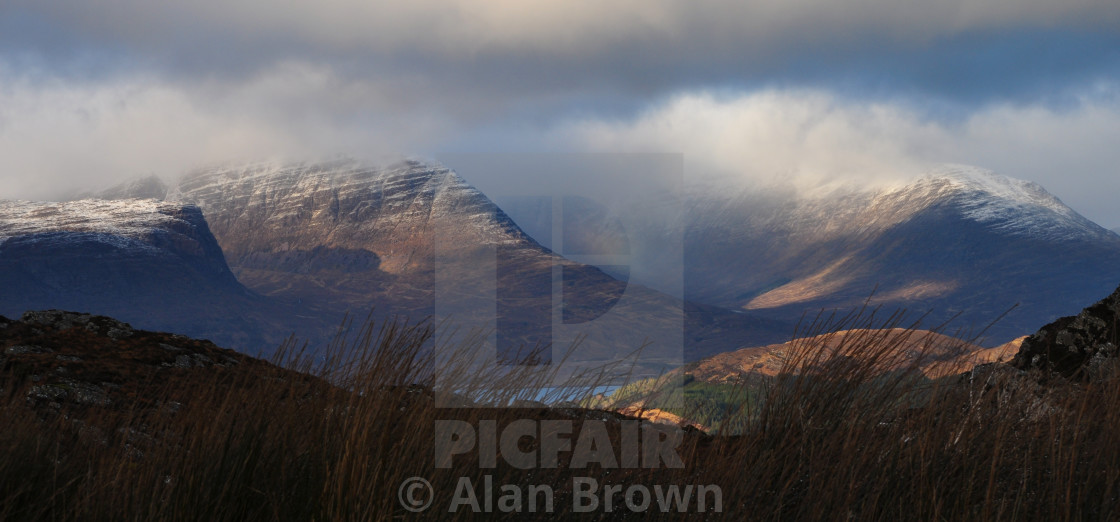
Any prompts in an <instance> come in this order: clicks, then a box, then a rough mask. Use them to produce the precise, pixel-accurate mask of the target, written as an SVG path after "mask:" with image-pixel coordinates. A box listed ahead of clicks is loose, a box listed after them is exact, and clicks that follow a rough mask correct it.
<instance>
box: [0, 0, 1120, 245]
mask: <svg viewBox="0 0 1120 522" xmlns="http://www.w3.org/2000/svg"><path fill="white" fill-rule="evenodd" d="M1118 49H1120V4H1117V3H1116V2H1115V1H1112V0H1085V1H1072V2H1060V3H1059V2H1054V1H1049V0H1047V1H1042V0H998V1H989V2H976V1H974V0H950V1H938V2H914V3H909V4H906V5H903V4H901V3H899V2H896V1H893V0H891V1H888V0H853V1H849V2H834V1H831V0H799V1H786V2H770V3H759V2H751V3H744V2H740V1H730V0H728V1H706V2H695V1H689V2H685V1H669V2H648V1H639V0H619V1H615V2H602V1H590V0H571V1H565V2H547V3H546V2H527V1H514V0H491V1H486V2H471V1H467V0H415V1H412V2H396V3H387V2H380V3H374V2H366V1H352V0H324V1H321V2H302V1H296V0H242V1H238V2H228V1H218V0H198V1H195V2H175V3H168V2H149V1H141V0H113V1H100V0H90V1H83V2H41V1H29V0H4V1H3V3H2V4H0V178H2V179H3V180H4V182H5V187H6V189H7V191H8V192H9V193H8V194H5V195H4V196H8V197H11V196H13V195H15V196H25V197H31V196H35V197H40V196H41V195H42V194H44V193H46V192H49V191H50V190H52V189H53V188H56V187H58V186H59V185H65V184H78V185H81V184H86V185H90V184H100V183H103V182H106V181H108V180H110V179H115V178H119V177H126V176H132V175H136V174H140V173H146V172H150V171H157V172H159V173H163V174H175V173H176V172H178V171H180V170H182V169H183V168H187V167H191V166H194V165H196V164H198V163H205V162H210V161H218V160H225V159H253V158H257V157H262V156H269V157H275V156H297V157H298V156H307V155H317V154H318V155H323V154H327V155H329V154H336V153H345V154H353V155H358V156H379V155H386V154H392V153H406V154H407V153H420V154H428V155H434V154H436V153H438V152H440V151H444V150H458V151H470V150H521V149H538V150H539V149H553V150H557V149H563V148H565V147H582V148H591V149H596V150H601V149H602V148H603V147H607V146H615V147H621V148H632V149H637V150H645V151H649V150H654V151H665V150H668V151H685V152H686V153H688V154H691V155H692V157H701V156H704V155H710V156H713V157H716V158H717V160H715V161H713V163H715V164H719V165H723V167H722V168H734V166H735V165H738V164H740V163H738V162H740V161H743V155H742V154H738V153H736V154H730V155H729V154H727V153H726V151H724V149H721V148H720V146H712V147H709V146H708V143H713V142H714V143H721V142H724V141H727V142H729V143H732V142H734V140H730V139H728V138H726V137H725V136H736V132H740V131H742V132H744V133H745V135H746V136H754V137H755V138H753V139H755V141H756V144H757V143H770V141H768V140H769V137H768V136H769V135H778V136H784V138H783V139H784V141H783V142H782V143H771V146H769V147H758V146H754V145H751V146H747V147H746V149H747V150H748V151H752V152H751V153H752V154H770V155H771V156H773V157H772V158H768V159H767V160H766V161H764V162H761V163H764V164H766V165H770V166H771V168H773V169H775V170H778V171H782V172H788V171H790V170H791V169H793V168H801V169H803V170H807V171H813V172H811V175H810V176H809V179H821V178H822V176H823V177H828V176H848V175H851V174H850V172H849V171H856V170H861V169H863V170H867V171H875V173H874V174H873V175H871V176H870V178H873V179H878V178H879V177H880V174H879V171H883V172H886V171H890V170H891V169H897V170H899V171H907V172H908V171H910V170H913V169H914V168H917V167H915V165H920V164H921V165H924V164H926V163H929V162H935V161H972V160H975V161H983V162H986V163H985V164H983V165H982V166H986V167H992V168H996V169H997V170H1000V169H1001V167H1003V166H1007V167H1008V168H1010V169H1015V168H1022V169H1026V170H1030V168H1031V166H1032V165H1034V164H1041V163H1045V162H1033V163H1032V162H1029V161H1026V160H1024V159H1023V158H1025V157H1029V156H1030V155H1031V154H1039V155H1047V154H1048V156H1046V157H1058V156H1061V154H1055V153H1050V152H1047V148H1046V144H1047V143H1049V144H1050V145H1049V146H1052V147H1053V148H1054V149H1055V150H1059V151H1060V150H1077V151H1080V153H1079V154H1080V155H1081V157H1082V158H1083V159H1082V160H1080V163H1077V164H1075V165H1072V166H1071V168H1073V169H1074V170H1076V169H1077V168H1078V166H1080V168H1081V169H1082V170H1083V171H1084V172H1085V173H1084V177H1085V179H1087V180H1089V179H1092V178H1094V177H1097V178H1099V177H1101V176H1103V175H1104V174H1102V173H1101V172H1100V171H1101V168H1102V167H1101V166H1103V165H1108V164H1109V162H1110V161H1112V160H1113V159H1114V154H1113V153H1112V152H1111V150H1112V149H1113V148H1114V147H1105V146H1099V145H1094V144H1096V143H1097V141H1094V138H1093V136H1095V134H1092V135H1089V136H1080V137H1079V138H1078V139H1077V141H1076V143H1072V142H1071V143H1066V142H1065V141H1063V140H1067V139H1068V138H1066V137H1064V136H1067V135H1068V134H1069V133H1070V132H1071V131H1076V129H1084V128H1092V129H1097V130H1099V131H1109V130H1111V129H1113V128H1114V126H1113V123H1114V120H1115V119H1117V118H1120V111H1118V110H1117V108H1116V107H1117V104H1116V102H1115V92H1116V86H1117V84H1118V81H1120V80H1118V79H1120V52H1118V51H1117V50H1118ZM682 100H683V101H682ZM697 100H701V101H703V103H699V105H698V106H697V109H698V110H699V111H700V114H698V115H692V114H689V113H688V112H687V111H683V110H680V108H681V107H682V104H683V106H688V104H689V103H693V102H697ZM806 108H809V109H811V110H809V111H806V110H805V109H806ZM1040 111H1041V112H1040ZM1039 114H1043V115H1044V116H1039ZM1001 118H1002V119H1001ZM693 120H696V121H693ZM697 122H699V123H697ZM821 122H825V124H824V125H823V126H822V124H821ZM993 122H995V123H993ZM700 124H702V125H703V127H704V128H699V129H697V130H696V132H694V133H692V134H693V135H694V136H704V137H705V138H706V140H694V139H692V138H693V136H688V135H686V136H680V135H679V132H676V131H672V130H666V129H672V128H674V127H673V126H674V125H676V127H675V128H677V129H679V128H688V127H689V126H690V125H700ZM1000 125H1009V126H1011V127H1012V128H1013V130H1015V131H1016V132H1012V133H1010V134H1011V135H1014V138H1006V137H1004V138H1001V134H1000V131H999V130H998V129H996V130H993V126H994V127H999V126H1000ZM1079 125H1080V126H1079ZM1047 126H1049V127H1050V129H1049V130H1048V128H1047ZM604 129H607V130H604ZM744 129H745V130H744ZM759 129H761V131H759V132H756V131H757V130H759ZM767 129H777V131H776V132H769V131H768V130H767ZM805 129H810V130H813V129H815V130H816V131H815V133H814V132H808V131H806V130H805ZM1023 129H1029V130H1030V132H1026V131H1023ZM1053 129H1063V132H1065V133H1066V134H1065V135H1060V134H1057V131H1056V130H1053ZM1020 131H1021V132H1020ZM1032 133H1033V134H1032ZM1075 134H1076V132H1075ZM953 136H971V137H972V138H974V139H977V140H981V141H983V140H991V141H990V142H982V143H977V144H975V145H974V144H971V143H967V142H958V141H956V140H955V139H953V138H952V137H953ZM596 139H598V140H599V141H596ZM741 142H742V140H741V139H740V140H739V141H738V142H734V143H741ZM853 143H855V144H859V145H858V146H859V147H862V148H863V149H864V150H865V151H871V152H875V153H878V154H879V156H880V158H878V159H876V158H871V157H870V156H869V154H852V153H851V151H850V150H849V149H850V148H851V147H852V144H853ZM608 144H614V145H608ZM1086 144H1089V145H1092V146H1091V147H1090V146H1089V145H1086ZM1067 145H1068V146H1067ZM732 146H734V145H732ZM1018 147H1026V148H1027V149H1028V151H1027V152H1028V153H1026V154H1025V153H1024V152H1023V151H1020V150H1018ZM1093 147H1097V148H1093ZM60 150H65V151H67V153H66V154H58V153H57V151H60ZM989 151H1001V152H1000V153H999V154H995V153H991V152H989ZM1000 154H1002V155H1000ZM724 156H726V158H725V159H718V158H723V157H724ZM783 161H788V162H789V163H790V164H791V165H793V166H792V167H790V166H786V167H783V166H782V165H783ZM755 163H759V162H755ZM830 165H831V166H833V167H830ZM1024 165H1025V166H1024ZM29 172H33V173H36V174H37V175H36V176H31V177H29V176H27V173H29ZM74 172H81V173H82V174H81V177H76V176H75V175H74V174H73V173H74ZM1032 172H1033V171H1032ZM1004 173H1006V174H1008V175H1012V176H1015V175H1019V176H1023V177H1028V176H1027V174H1024V173H1021V172H1010V171H1004ZM760 175H761V174H760ZM1032 175H1033V174H1032ZM1039 175H1041V174H1039ZM861 177H864V178H866V177H868V176H867V175H866V173H864V174H862V175H861ZM1036 177H1037V176H1036ZM1072 177H1073V178H1076V176H1072ZM29 180H30V181H29ZM63 181H65V183H63ZM1080 186H1081V187H1086V186H1088V182H1086V183H1085V184H1082V185H1080ZM1078 190H1081V193H1084V194H1086V198H1089V199H1091V198H1090V196H1089V195H1090V194H1092V193H1093V192H1094V191H1092V190H1089V189H1084V188H1082V189H1078ZM1075 192H1076V191H1074V190H1072V189H1071V192H1070V193H1075ZM1087 200H1088V199H1087ZM1102 208H1103V207H1102ZM1113 218H1115V220H1116V222H1118V223H1120V215H1116V216H1113ZM1102 219H1104V218H1102ZM1109 219H1112V218H1109Z"/></svg>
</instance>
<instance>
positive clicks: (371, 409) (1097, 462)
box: [0, 314, 1120, 521]
mask: <svg viewBox="0 0 1120 522" xmlns="http://www.w3.org/2000/svg"><path fill="white" fill-rule="evenodd" d="M894 319H895V318H889V319H888V320H887V321H885V322H886V323H888V324H889V323H890V322H891V321H892V320H894ZM864 320H865V319H864V318H861V316H860V315H859V314H856V315H855V316H851V317H847V318H842V319H840V321H841V323H844V324H850V325H859V324H863V323H861V321H864ZM835 326H836V323H835V322H829V321H823V322H818V323H816V326H814V327H811V328H810V330H812V329H813V328H819V329H822V331H824V330H828V329H830V328H833V327H835ZM886 339H887V338H886V337H883V336H877V335H875V333H874V332H870V333H868V334H866V335H864V336H854V337H852V338H851V339H850V340H848V341H846V342H845V343H844V344H843V345H842V346H841V347H840V348H839V349H837V350H835V351H831V352H828V353H825V352H822V351H821V350H820V349H819V346H813V345H811V344H808V343H806V344H804V345H801V346H799V347H798V348H797V349H796V350H794V351H793V352H792V354H791V356H790V358H789V360H788V361H787V367H788V370H787V371H785V372H783V375H782V376H780V377H779V378H778V379H776V380H774V381H772V382H769V383H768V384H766V385H765V386H764V388H763V389H760V390H752V394H754V395H757V396H761V397H762V399H761V400H759V401H757V402H755V401H752V403H751V404H750V405H749V406H750V407H743V408H737V409H734V410H733V411H729V412H728V413H727V415H728V416H729V418H730V419H731V420H730V421H729V422H734V424H735V425H736V426H737V429H736V430H735V431H736V433H737V434H736V435H723V436H715V437H712V436H707V435H703V434H698V433H692V432H690V433H689V434H688V435H687V436H686V437H685V438H684V442H683V443H682V444H681V446H680V447H679V448H678V452H679V453H680V455H681V457H682V458H683V461H684V463H685V467H684V468H683V469H611V470H604V469H601V468H598V467H594V466H593V467H591V468H588V469H578V470H573V469H568V468H567V467H566V461H562V462H561V466H560V467H558V468H555V469H550V468H542V469H533V470H520V469H516V468H513V467H511V466H509V465H507V464H504V463H503V462H502V461H501V459H499V465H498V467H496V468H494V469H484V468H480V467H479V465H478V461H477V458H478V455H477V452H475V453H472V454H468V455H465V456H460V457H457V458H456V460H455V461H454V462H453V467H451V468H449V469H436V468H435V466H434V459H433V454H434V442H433V426H434V423H435V422H436V421H437V420H451V419H457V420H464V421H467V422H468V423H471V424H472V425H473V426H478V425H479V421H480V420H494V421H496V423H497V425H498V427H499V429H501V427H503V426H506V425H508V424H509V423H510V422H513V421H516V420H518V419H526V418H528V419H534V420H541V419H568V420H572V421H573V422H574V423H575V424H576V430H575V431H576V432H577V433H578V431H579V425H580V424H581V423H583V422H599V419H608V424H609V425H610V426H612V428H611V430H612V431H611V437H612V439H613V440H615V441H617V440H618V436H619V434H618V429H617V426H618V422H619V420H618V419H619V417H618V416H617V415H614V414H611V413H609V412H595V411H587V410H580V409H577V408H552V409H548V408H507V407H503V406H505V405H508V404H510V403H512V402H513V401H516V400H531V399H536V398H539V396H540V395H541V390H540V389H541V388H543V387H545V386H546V384H547V383H550V382H551V378H550V377H549V376H548V375H547V371H545V372H543V373H542V371H541V368H534V367H516V366H513V367H509V366H489V367H487V366H480V365H479V364H476V363H478V362H479V361H480V360H481V359H480V355H479V353H478V349H477V346H478V345H477V344H475V343H471V342H467V343H465V345H464V346H458V347H452V348H450V349H449V350H442V351H441V353H442V354H443V355H444V356H441V357H437V356H435V355H434V354H433V352H432V351H431V350H430V349H429V348H428V347H430V346H431V345H432V343H433V342H434V341H435V340H433V339H432V328H431V325H429V324H420V325H405V324H399V323H388V324H384V325H374V324H372V323H368V322H367V324H365V325H363V326H362V327H361V328H359V329H358V331H357V332H356V333H355V334H354V335H349V336H346V335H340V336H339V338H338V339H337V340H336V342H335V343H334V344H332V346H331V347H330V349H329V350H327V352H326V354H325V355H322V356H316V357H311V356H310V355H309V354H307V353H305V352H303V351H301V350H300V349H298V348H297V347H296V345H295V344H294V343H289V344H288V345H286V346H285V347H284V348H283V349H282V350H280V352H279V353H278V354H277V356H276V357H275V359H274V361H275V362H276V363H277V365H279V366H282V367H284V368H287V369H289V370H292V371H290V372H281V371H276V372H260V373H258V374H252V375H249V374H242V375H239V376H238V377H237V378H235V379H231V378H229V376H228V375H225V374H217V373H215V374H213V375H208V374H206V373H205V372H200V373H199V380H198V383H197V389H195V390H192V394H191V396H190V399H189V400H187V401H183V405H182V407H181V408H180V409H179V410H178V411H177V412H167V411H162V410H159V411H154V410H151V409H150V408H149V409H144V408H141V407H136V408H132V409H129V408H124V409H123V410H120V411H116V412H113V413H109V412H106V413H105V414H104V415H103V416H102V417H101V418H99V419H96V422H95V421H94V420H90V421H88V422H82V423H78V422H75V420H76V419H73V418H71V419H67V418H64V417H57V418H47V419H44V418H43V417H42V416H41V415H38V414H37V413H36V412H34V411H32V410H31V409H30V408H28V407H27V406H26V404H25V401H24V400H23V398H22V397H20V396H18V395H16V394H15V393H14V392H13V391H12V390H13V389H14V388H13V387H11V386H9V387H6V389H7V390H8V391H7V392H6V393H7V395H8V396H7V397H4V398H3V399H4V400H3V401H2V402H0V419H2V420H0V422H2V428H0V520H58V521H70V520H73V521H78V520H82V521H85V520H94V521H96V520H114V521H116V520H136V521H139V520H145V521H146V520H396V519H419V518H424V519H456V520H459V519H479V520H490V519H495V518H524V517H526V516H529V517H530V518H532V516H530V515H525V514H522V515H520V516H517V515H512V514H511V515H504V516H501V515H500V514H479V515H474V514H471V513H465V512H459V513H455V514H450V513H447V512H445V510H446V506H447V505H448V504H449V501H450V495H451V493H452V491H453V490H454V488H455V485H456V483H457V481H458V480H459V478H460V477H463V476H467V477H470V478H471V479H472V480H473V481H474V482H475V483H480V482H482V480H483V477H484V476H486V475H490V476H491V477H492V480H493V482H494V484H520V485H527V484H549V485H552V486H553V487H554V489H555V491H556V497H555V499H554V506H555V510H556V512H557V513H555V514H552V515H537V516H536V517H537V518H555V517H557V516H562V517H574V516H575V514H573V513H570V510H571V491H570V490H571V478H572V477H573V476H590V477H594V478H596V479H597V480H598V481H600V482H601V483H612V484H644V485H647V486H649V487H651V488H652V487H653V486H654V485H657V484H661V485H671V484H678V485H681V486H683V485H687V484H705V485H706V484H715V485H718V486H720V488H721V490H722V500H723V511H724V512H723V513H720V514H716V513H706V514H701V515H690V514H687V513H685V514H682V513H676V512H673V513H661V512H659V511H658V510H657V509H656V508H653V509H651V510H650V512H647V513H643V514H639V515H631V514H628V513H627V512H626V511H625V510H621V511H616V512H614V513H602V512H597V513H594V514H592V516H590V517H589V518H600V519H625V518H631V517H633V518H637V517H642V518H653V519H667V520H678V519H687V518H693V517H695V518H704V519H727V520H892V521H893V520H1055V521H1062V520H1114V519H1117V518H1118V517H1120V504H1118V502H1120V372H1118V371H1116V368H1112V369H1111V370H1109V371H1102V372H1099V374H1098V375H1097V377H1096V378H1095V379H1094V380H1092V381H1089V382H1077V383H1074V382H1068V381H1064V380H1061V379H1044V376H1040V375H1030V374H1023V373H1021V372H1018V371H1016V370H1012V369H1009V368H1006V367H1002V366H998V365H992V366H986V367H981V368H978V369H976V370H973V371H972V372H970V373H968V374H965V375H963V376H959V377H950V378H944V379H938V380H935V381H931V380H929V379H924V378H921V371H920V369H919V368H918V363H917V362H915V359H914V354H912V353H911V354H903V353H901V345H900V344H898V343H897V342H893V341H891V342H888V341H887V340H886ZM933 348H934V347H930V350H929V351H930V353H934V352H935V351H936V350H934V349H933ZM918 359H919V360H920V359H921V357H918ZM1113 366H1115V364H1114V365H1113ZM297 372H298V373H297ZM308 376H314V378H310V377H308ZM598 377H601V375H600V376H596V375H584V376H581V377H580V378H578V379H575V380H573V381H571V383H570V387H569V389H567V390H564V391H561V392H558V391H556V390H552V389H551V387H550V391H551V392H552V393H554V394H556V395H554V396H555V397H573V396H577V395H578V393H579V392H580V391H583V392H585V393H590V391H591V390H593V389H594V388H595V386H596V385H597V384H598ZM147 386H148V388H147V392H146V393H147V394H149V395H150V396H151V397H157V398H159V397H171V396H178V395H179V394H180V392H181V391H182V390H168V389H166V386H164V385H162V384H161V383H160V382H159V381H158V380H152V381H151V382H149V383H148V384H147ZM438 394H447V395H441V396H439V397H437V395H438ZM437 398H438V399H440V400H437ZM448 404H453V405H457V406H460V407H451V408H447V407H440V406H442V405H448ZM532 444H534V442H533V441H529V440H525V441H522V445H523V446H526V447H528V446H531V445H532ZM413 476H421V477H424V478H426V479H428V480H429V481H430V482H431V483H432V486H433V487H434V489H435V491H436V492H437V498H436V500H435V501H434V503H433V505H434V506H435V507H434V508H433V510H431V511H428V512H426V513H425V514H424V516H423V517H418V516H416V515H413V514H412V513H410V512H408V511H405V510H404V509H403V508H402V507H401V505H400V503H399V501H398V497H397V491H398V487H399V486H400V484H401V483H402V481H404V480H405V479H407V478H409V477H413ZM622 502H623V501H622V498H621V497H617V498H616V501H615V504H616V506H621V505H622Z"/></svg>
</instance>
